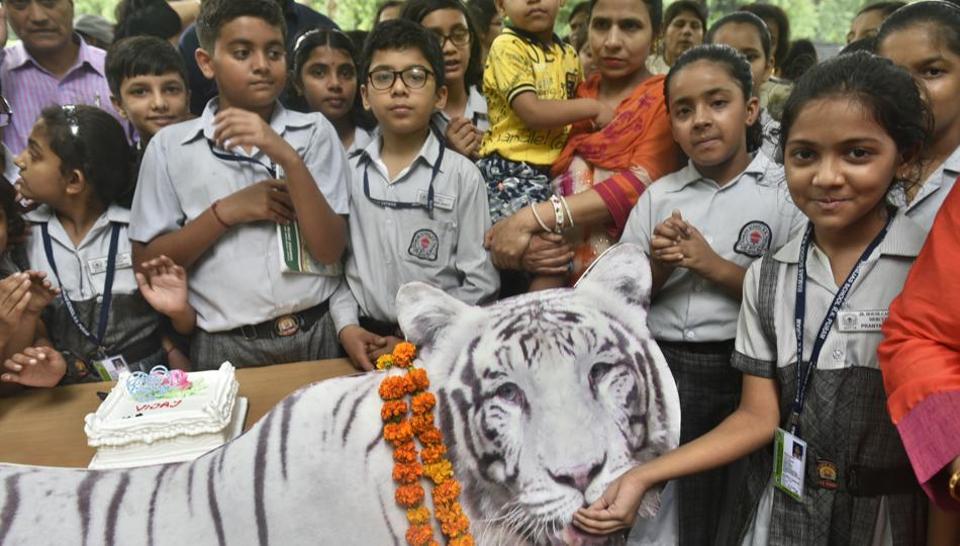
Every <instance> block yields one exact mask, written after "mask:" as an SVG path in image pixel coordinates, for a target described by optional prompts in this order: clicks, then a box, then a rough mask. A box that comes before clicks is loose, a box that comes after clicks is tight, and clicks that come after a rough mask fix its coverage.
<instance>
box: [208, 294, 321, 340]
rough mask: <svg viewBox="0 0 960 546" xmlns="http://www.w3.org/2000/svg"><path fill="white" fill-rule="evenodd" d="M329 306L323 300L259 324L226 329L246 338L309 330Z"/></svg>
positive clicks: (286, 334)
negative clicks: (309, 306)
mask: <svg viewBox="0 0 960 546" xmlns="http://www.w3.org/2000/svg"><path fill="white" fill-rule="evenodd" d="M329 307H330V302H329V301H325V302H323V303H321V304H319V305H314V306H313V307H311V308H309V309H304V310H303V311H298V312H296V313H290V314H289V315H282V316H279V317H277V318H275V319H270V320H265V321H263V322H261V323H260V324H246V325H244V326H238V327H236V328H234V329H233V330H228V331H227V333H229V334H236V335H241V336H243V337H245V338H246V339H261V338H271V337H287V336H292V335H294V334H296V333H297V332H300V331H305V330H309V329H310V327H311V326H313V324H314V323H315V322H317V321H318V320H320V319H321V318H322V317H323V315H325V314H327V310H328V309H329Z"/></svg>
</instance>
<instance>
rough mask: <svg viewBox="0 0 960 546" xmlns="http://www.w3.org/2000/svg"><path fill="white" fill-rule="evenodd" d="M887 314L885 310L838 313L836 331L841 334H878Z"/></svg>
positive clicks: (888, 312)
mask: <svg viewBox="0 0 960 546" xmlns="http://www.w3.org/2000/svg"><path fill="white" fill-rule="evenodd" d="M889 314H890V311H889V310H887V309H868V310H865V311H840V314H839V315H838V316H837V329H839V330H840V331H841V332H879V331H880V327H881V326H883V322H884V321H885V320H887V316H888V315H889Z"/></svg>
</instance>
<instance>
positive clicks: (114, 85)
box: [106, 36, 190, 155]
mask: <svg viewBox="0 0 960 546" xmlns="http://www.w3.org/2000/svg"><path fill="white" fill-rule="evenodd" d="M106 65H107V68H106V71H107V83H108V84H109V85H110V101H111V102H112V103H113V107H114V108H116V109H117V112H119V113H120V115H121V116H122V117H123V118H124V119H126V120H127V121H129V122H130V124H131V125H133V128H134V129H135V130H136V131H137V136H138V137H139V138H138V139H137V151H138V152H139V155H142V154H143V151H144V150H145V149H146V147H147V144H149V142H150V139H151V138H153V135H155V134H156V133H157V131H159V130H160V129H163V128H164V127H166V126H168V125H173V124H175V123H180V122H181V121H184V120H185V119H187V117H188V116H189V115H190V109H189V106H190V92H189V90H188V88H187V69H186V66H185V65H184V64H183V58H182V57H180V53H178V52H177V50H176V48H174V47H173V45H172V44H170V42H168V41H166V40H163V39H160V38H157V37H156V36H133V37H131V38H124V39H123V40H120V41H118V42H116V43H114V44H113V45H112V46H110V49H109V50H108V51H107V60H106Z"/></svg>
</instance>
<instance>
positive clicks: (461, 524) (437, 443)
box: [377, 342, 474, 546]
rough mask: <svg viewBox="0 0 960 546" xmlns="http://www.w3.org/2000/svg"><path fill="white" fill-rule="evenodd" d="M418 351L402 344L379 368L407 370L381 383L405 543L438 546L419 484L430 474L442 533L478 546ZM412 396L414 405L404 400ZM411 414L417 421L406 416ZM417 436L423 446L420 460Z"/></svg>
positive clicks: (457, 543) (453, 542)
mask: <svg viewBox="0 0 960 546" xmlns="http://www.w3.org/2000/svg"><path fill="white" fill-rule="evenodd" d="M416 355H417V348H416V347H414V345H413V344H412V343H407V342H403V343H398V344H397V346H396V347H395V348H394V349H393V353H392V354H389V355H383V356H381V357H380V358H378V359H377V369H379V370H389V369H390V368H394V367H396V368H402V369H406V370H407V373H406V374H405V375H399V376H396V375H395V376H390V377H385V378H384V379H383V381H382V382H381V383H380V397H381V398H383V400H384V403H383V407H382V408H381V410H380V416H381V417H382V418H383V421H384V423H383V438H384V439H385V440H386V441H388V442H390V444H391V445H392V446H393V461H394V466H393V479H394V481H396V482H397V484H398V485H397V490H396V493H395V495H394V496H395V498H396V501H397V504H399V505H400V506H402V507H404V508H406V510H407V512H406V513H407V521H409V522H410V527H409V528H408V529H407V534H406V539H407V542H408V543H409V544H411V545H412V546H439V543H438V542H437V541H435V540H434V538H433V528H432V527H431V526H430V510H429V509H428V508H427V507H426V506H423V499H424V496H425V495H426V492H425V491H424V489H423V487H422V486H421V485H420V483H419V481H420V478H421V477H422V476H427V477H428V478H430V481H431V482H433V493H432V496H433V504H434V508H435V509H436V514H435V515H436V519H437V521H438V522H439V523H440V530H441V532H442V533H443V535H444V536H445V537H446V538H447V545H448V546H474V541H473V536H471V535H470V520H469V519H468V518H467V516H466V514H464V512H463V507H462V506H461V505H460V502H459V500H458V499H459V497H460V491H461V488H460V483H459V482H457V480H456V479H454V477H453V463H451V462H450V460H449V459H447V458H446V454H447V446H446V445H445V444H444V443H443V434H442V433H441V432H440V429H438V428H437V427H436V425H435V424H434V420H433V408H434V406H436V403H437V399H436V397H435V396H434V395H433V394H431V393H430V392H428V391H427V389H428V388H430V379H429V377H427V372H426V370H424V369H422V368H416V367H414V358H415V357H416ZM407 396H410V404H409V406H408V405H407V402H406V401H405V400H404V399H405V398H406V397H407ZM408 410H412V417H411V418H409V419H408V418H407V412H408ZM414 437H416V439H418V440H419V441H420V443H421V444H422V445H423V450H422V451H421V452H420V457H419V458H420V460H419V461H418V460H417V446H416V444H415V442H414Z"/></svg>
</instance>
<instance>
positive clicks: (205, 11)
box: [197, 0, 287, 54]
mask: <svg viewBox="0 0 960 546" xmlns="http://www.w3.org/2000/svg"><path fill="white" fill-rule="evenodd" d="M240 17H256V18H258V19H263V20H264V21H266V23H267V24H268V25H270V26H272V27H275V28H278V29H280V33H281V34H283V40H284V42H286V40H287V22H286V20H284V18H283V9H282V8H281V7H280V4H279V3H278V2H277V1H276V0H203V3H202V4H200V14H199V15H198V16H197V39H198V40H200V47H202V48H203V49H205V50H206V51H207V52H209V53H210V54H213V49H214V46H215V45H216V42H217V38H218V37H219V36H220V29H222V28H223V26H224V25H226V24H227V23H229V22H231V21H233V20H234V19H237V18H240Z"/></svg>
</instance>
